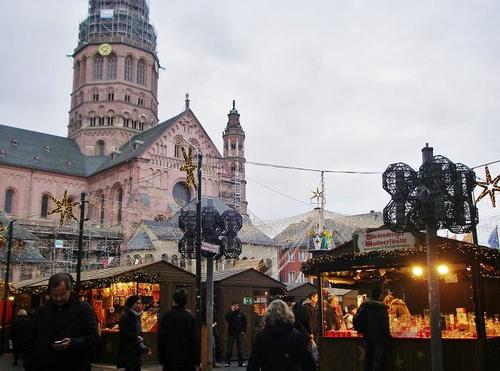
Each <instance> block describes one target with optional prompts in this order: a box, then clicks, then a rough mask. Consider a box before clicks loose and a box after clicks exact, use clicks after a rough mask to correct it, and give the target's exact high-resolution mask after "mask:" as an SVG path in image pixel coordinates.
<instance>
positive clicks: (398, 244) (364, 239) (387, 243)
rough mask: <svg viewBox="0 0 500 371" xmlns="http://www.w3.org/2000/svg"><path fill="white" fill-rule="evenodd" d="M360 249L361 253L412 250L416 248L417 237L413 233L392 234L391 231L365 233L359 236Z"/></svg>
mask: <svg viewBox="0 0 500 371" xmlns="http://www.w3.org/2000/svg"><path fill="white" fill-rule="evenodd" d="M358 247H359V251H361V252H371V251H384V250H396V249H410V248H412V247H415V237H414V236H413V235H412V234H411V233H398V232H392V231H391V230H389V229H382V230H379V231H373V232H363V233H360V234H359V237H358Z"/></svg>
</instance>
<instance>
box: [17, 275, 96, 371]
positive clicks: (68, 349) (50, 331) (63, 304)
mask: <svg viewBox="0 0 500 371" xmlns="http://www.w3.org/2000/svg"><path fill="white" fill-rule="evenodd" d="M48 286H49V287H48V288H49V295H50V301H49V302H47V303H46V304H45V305H43V306H41V307H40V308H39V309H38V311H37V312H36V313H35V315H34V316H33V319H32V321H31V326H30V330H29V334H28V336H27V338H26V344H25V353H24V355H23V358H24V368H25V369H26V370H28V371H47V370H51V371H66V370H81V371H84V370H87V368H88V367H90V358H92V357H93V356H95V355H96V353H97V351H98V349H99V346H100V339H99V335H98V334H97V322H96V316H95V313H94V311H93V310H92V308H91V306H90V305H89V304H88V303H86V302H82V301H80V300H78V298H77V297H76V295H72V293H71V276H70V275H69V274H67V273H56V274H54V275H52V276H51V277H50V279H49V285H48Z"/></svg>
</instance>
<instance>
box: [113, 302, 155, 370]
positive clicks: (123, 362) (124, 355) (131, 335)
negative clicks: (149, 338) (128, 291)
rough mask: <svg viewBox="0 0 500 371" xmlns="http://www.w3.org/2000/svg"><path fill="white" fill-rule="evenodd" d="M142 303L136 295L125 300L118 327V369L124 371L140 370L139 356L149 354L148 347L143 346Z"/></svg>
mask: <svg viewBox="0 0 500 371" xmlns="http://www.w3.org/2000/svg"><path fill="white" fill-rule="evenodd" d="M141 315H142V302H141V298H140V297H139V296H137V295H132V296H130V297H129V298H127V302H126V304H125V311H124V312H123V315H122V317H121V318H120V322H119V323H118V327H119V328H120V337H119V343H118V362H117V367H118V368H125V370H126V371H140V370H141V354H142V353H148V355H150V354H151V350H150V349H149V347H148V346H147V345H146V344H144V338H143V337H142V328H141Z"/></svg>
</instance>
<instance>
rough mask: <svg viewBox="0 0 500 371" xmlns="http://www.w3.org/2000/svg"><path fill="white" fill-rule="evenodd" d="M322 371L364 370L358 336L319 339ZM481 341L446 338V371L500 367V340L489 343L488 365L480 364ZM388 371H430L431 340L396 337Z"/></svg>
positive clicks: (494, 339)
mask: <svg viewBox="0 0 500 371" xmlns="http://www.w3.org/2000/svg"><path fill="white" fill-rule="evenodd" d="M319 345H320V371H336V370H342V371H363V365H364V360H365V351H364V344H363V339H362V338H358V337H351V338H349V337H346V338H326V337H325V338H322V339H320V344H319ZM479 345H480V344H479V341H478V340H476V339H443V358H444V370H445V371H475V370H477V371H493V370H498V369H499V365H500V337H496V338H489V339H488V340H486V357H487V365H484V366H483V365H481V364H480V359H479V357H478V354H479V349H480V348H479ZM385 370H386V371H399V370H404V371H426V370H429V371H431V361H430V339H423V338H393V339H392V340H391V343H390V347H389V349H388V352H387V360H386V369H385Z"/></svg>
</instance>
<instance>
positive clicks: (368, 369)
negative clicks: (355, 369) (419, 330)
mask: <svg viewBox="0 0 500 371" xmlns="http://www.w3.org/2000/svg"><path fill="white" fill-rule="evenodd" d="M381 294H382V290H381V289H380V288H379V287H375V288H373V289H372V292H371V298H370V299H369V300H367V301H365V302H364V303H363V304H361V306H360V307H359V310H358V313H357V314H356V315H355V316H354V319H353V324H354V329H355V330H356V331H358V332H360V333H362V334H363V340H364V343H365V371H382V370H384V364H385V354H386V349H387V345H388V343H389V341H390V339H391V333H390V329H389V313H388V311H387V307H386V306H385V304H384V303H382V302H381V301H380V296H381Z"/></svg>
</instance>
